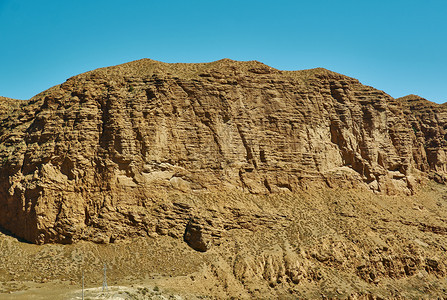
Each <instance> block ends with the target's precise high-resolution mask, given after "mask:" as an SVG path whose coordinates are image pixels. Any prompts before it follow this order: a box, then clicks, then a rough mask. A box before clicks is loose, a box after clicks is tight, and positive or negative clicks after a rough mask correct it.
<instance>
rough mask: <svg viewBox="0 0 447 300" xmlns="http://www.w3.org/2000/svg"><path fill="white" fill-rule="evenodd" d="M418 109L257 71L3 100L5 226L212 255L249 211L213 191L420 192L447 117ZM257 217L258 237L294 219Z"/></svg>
mask: <svg viewBox="0 0 447 300" xmlns="http://www.w3.org/2000/svg"><path fill="white" fill-rule="evenodd" d="M412 99H413V98H412V97H410V98H403V99H398V100H396V99H393V98H392V97H390V96H389V95H387V94H386V93H384V92H382V91H378V90H376V89H374V88H372V87H368V86H364V85H362V84H361V83H360V82H359V81H358V80H356V79H353V78H350V77H347V76H343V75H340V74H337V73H334V72H331V71H328V70H325V69H313V70H304V71H279V70H276V69H273V68H271V67H268V66H266V65H264V64H262V63H260V62H256V61H250V62H237V61H232V60H228V59H225V60H220V61H216V62H213V63H207V64H166V63H161V62H156V61H153V60H149V59H144V60H139V61H135V62H131V63H128V64H124V65H119V66H115V67H110V68H104V69H98V70H94V71H91V72H87V73H84V74H81V75H78V76H75V77H72V78H70V79H68V80H67V81H66V82H65V83H63V84H61V85H58V86H55V87H53V88H51V89H49V90H47V91H45V92H43V93H41V94H39V95H37V96H35V97H33V98H32V99H31V100H29V101H23V102H18V101H13V100H8V99H3V98H2V99H0V103H1V105H2V107H6V108H5V110H4V111H2V113H1V115H0V117H1V120H0V122H1V126H0V140H1V148H0V158H1V161H0V176H1V177H0V225H1V226H2V227H4V228H5V229H7V230H9V231H11V232H13V233H14V234H16V235H18V236H20V237H23V238H25V239H26V240H28V241H31V242H34V243H45V242H60V243H72V242H73V241H76V240H79V239H86V240H94V241H97V242H109V241H114V240H116V239H120V238H124V237H126V236H134V235H153V234H168V235H172V236H175V237H178V238H181V237H182V236H183V235H184V234H186V236H189V237H190V236H191V232H190V234H189V235H187V234H188V230H187V228H190V229H191V230H192V229H194V230H193V231H194V234H192V235H193V236H194V235H195V236H196V237H197V234H198V233H200V238H199V239H198V240H197V239H195V240H196V242H198V243H199V246H198V247H199V248H200V249H201V250H206V248H207V247H208V246H207V245H208V244H207V242H206V241H203V238H205V237H207V236H213V235H214V236H219V232H220V231H222V230H223V231H225V230H227V229H228V228H235V227H237V226H241V225H240V224H239V223H238V222H239V221H240V216H239V215H238V214H234V212H235V210H236V209H238V205H237V204H234V203H233V204H229V205H222V206H220V207H218V208H216V209H215V210H214V211H213V210H209V209H207V208H206V207H204V206H203V205H204V202H203V201H204V200H203V199H202V198H203V197H202V195H208V194H209V193H214V192H219V193H221V192H228V193H231V192H236V193H239V192H243V193H246V194H259V195H267V194H270V193H278V192H296V191H298V190H303V189H307V188H312V187H318V186H329V187H343V188H351V187H355V188H363V189H370V190H372V191H373V192H377V193H386V194H396V193H404V194H411V193H412V192H414V190H415V189H416V188H417V186H418V184H419V183H420V182H421V181H422V180H423V179H424V178H425V177H427V176H431V177H432V178H436V179H437V180H438V181H443V180H444V178H445V173H446V163H445V144H446V136H445V132H444V126H445V125H444V124H445V121H444V120H445V116H446V111H445V107H444V106H440V105H436V104H433V103H430V102H426V101H419V102H415V101H413V100H412ZM10 103H13V104H10ZM418 105H421V106H422V107H423V109H421V108H420V107H418ZM238 195H239V194H238ZM207 197H208V196H207ZM202 200H203V201H202ZM236 202H237V199H236V200H235V203H236ZM247 212H248V214H247ZM244 213H245V214H246V215H247V216H246V217H247V219H249V220H251V221H250V222H248V224H251V222H252V221H253V220H262V221H259V222H258V223H256V222H255V223H254V224H257V226H258V227H259V228H262V227H263V226H267V227H268V226H269V225H268V224H270V223H271V222H273V223H274V224H281V222H280V221H278V220H283V219H285V218H286V216H284V215H266V216H263V215H262V210H260V209H255V208H253V209H252V210H250V209H249V210H246V211H245V212H243V213H242V214H244ZM203 214H205V215H207V214H208V215H209V218H208V219H207V220H202V219H200V222H199V221H198V222H196V223H191V221H190V220H197V219H194V218H196V217H202V216H203ZM213 218H214V219H216V220H219V221H218V222H217V223H219V224H224V223H227V225H225V226H227V227H225V226H224V225H222V227H219V226H217V227H216V226H214V225H213ZM272 220H273V221H272ZM210 223H211V224H210ZM188 224H189V225H188ZM204 224H206V225H204ZM247 226H253V225H247ZM202 227H204V228H205V227H206V228H208V229H206V230H205V229H203V230H202V229H201V228H202ZM185 230H186V233H185ZM186 236H185V237H184V238H185V239H187V237H186ZM194 243H195V242H194Z"/></svg>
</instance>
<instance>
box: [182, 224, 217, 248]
mask: <svg viewBox="0 0 447 300" xmlns="http://www.w3.org/2000/svg"><path fill="white" fill-rule="evenodd" d="M183 240H184V241H185V242H186V243H187V244H188V245H189V246H190V247H191V248H193V249H194V250H196V251H200V252H206V251H207V250H209V248H210V247H211V242H210V241H209V240H207V238H206V233H205V232H204V227H203V225H202V224H200V222H199V221H198V220H196V219H191V220H190V221H189V222H188V224H187V225H186V229H185V234H184V235H183Z"/></svg>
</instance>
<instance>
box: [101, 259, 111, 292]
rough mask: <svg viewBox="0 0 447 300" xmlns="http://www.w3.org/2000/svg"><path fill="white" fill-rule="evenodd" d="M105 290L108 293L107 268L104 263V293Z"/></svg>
mask: <svg viewBox="0 0 447 300" xmlns="http://www.w3.org/2000/svg"><path fill="white" fill-rule="evenodd" d="M104 290H106V291H108V290H109V289H108V287H107V266H106V264H105V263H104V280H103V282H102V291H103V292H104Z"/></svg>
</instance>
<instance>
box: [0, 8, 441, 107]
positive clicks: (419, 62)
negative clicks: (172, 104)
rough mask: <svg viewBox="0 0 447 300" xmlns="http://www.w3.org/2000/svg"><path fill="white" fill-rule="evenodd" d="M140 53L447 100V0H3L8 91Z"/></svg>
mask: <svg viewBox="0 0 447 300" xmlns="http://www.w3.org/2000/svg"><path fill="white" fill-rule="evenodd" d="M140 58H151V59H155V60H159V61H163V62H209V61H214V60H218V59H222V58H231V59H234V60H258V61H261V62H263V63H265V64H268V65H270V66H272V67H274V68H277V69H282V70H300V69H309V68H315V67H323V68H327V69H330V70H332V71H335V72H339V73H342V74H345V75H348V76H351V77H355V78H357V79H359V80H360V81H361V82H362V83H363V84H366V85H370V86H373V87H375V88H378V89H380V90H384V91H385V92H387V93H388V94H390V95H391V96H393V97H401V96H404V95H407V94H418V95H420V96H422V97H424V98H427V99H429V100H431V101H435V102H438V103H442V102H446V101H447V73H446V71H447V1H446V0H424V1H422V0H418V1H414V0H406V1H400V0H399V1H397V0H388V1H382V0H376V1H362V0H355V1H354V0H353V1H348V0H339V1H334V0H314V1H311V0H306V1H301V0H295V1H293V0H275V1H273V0H269V1H263V0H257V1H251V0H237V1H236V0H225V1H217V0H182V1H177V0H172V1H169V0H165V1H163V0H157V1H152V0H126V1H125V0H121V1H120V0H57V1H56V0H39V1H37V0H0V95H1V96H6V97H11V98H18V99H28V98H30V97H32V96H33V95H35V94H37V93H39V92H41V91H43V90H45V89H47V88H49V87H51V86H53V85H56V84H59V83H62V82H64V81H65V80H66V79H67V78H69V77H71V76H73V75H77V74H79V73H82V72H85V71H89V70H92V69H96V68H99V67H106V66H111V65H116V64H120V63H124V62H128V61H132V60H136V59H140Z"/></svg>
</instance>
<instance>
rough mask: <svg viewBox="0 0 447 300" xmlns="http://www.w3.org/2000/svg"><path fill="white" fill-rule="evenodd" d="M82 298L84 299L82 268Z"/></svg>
mask: <svg viewBox="0 0 447 300" xmlns="http://www.w3.org/2000/svg"><path fill="white" fill-rule="evenodd" d="M82 300H84V270H82Z"/></svg>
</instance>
